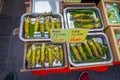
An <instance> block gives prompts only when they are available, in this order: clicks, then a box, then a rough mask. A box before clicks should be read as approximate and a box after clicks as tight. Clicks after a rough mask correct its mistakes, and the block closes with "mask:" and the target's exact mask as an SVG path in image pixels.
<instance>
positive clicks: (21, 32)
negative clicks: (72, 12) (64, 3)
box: [19, 13, 64, 42]
mask: <svg viewBox="0 0 120 80" xmlns="http://www.w3.org/2000/svg"><path fill="white" fill-rule="evenodd" d="M32 14H36V15H39V14H43V13H25V14H23V15H22V16H21V21H20V32H19V38H20V39H21V40H22V41H24V42H27V41H51V38H43V39H42V38H39V39H38V38H36V39H34V38H33V39H25V38H23V36H22V34H23V19H24V17H25V16H27V15H32ZM53 15H59V16H60V18H61V26H62V28H61V29H64V24H63V17H62V15H61V14H60V13H53Z"/></svg>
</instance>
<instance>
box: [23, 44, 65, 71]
mask: <svg viewBox="0 0 120 80" xmlns="http://www.w3.org/2000/svg"><path fill="white" fill-rule="evenodd" d="M42 43H45V45H57V46H61V47H62V50H63V63H60V60H59V61H58V63H56V59H54V61H53V66H52V67H50V66H49V63H48V62H44V64H45V65H44V67H42V66H41V64H35V66H34V67H32V68H28V62H27V60H26V53H27V51H28V49H29V48H30V46H31V45H35V46H36V47H37V46H41V45H42ZM42 43H41V42H28V43H26V44H25V45H24V60H23V70H24V71H33V70H49V69H60V68H64V67H66V66H67V58H66V44H65V43H52V42H42ZM54 55H56V53H55V52H54Z"/></svg>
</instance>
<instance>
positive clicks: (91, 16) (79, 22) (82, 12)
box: [64, 7, 103, 30]
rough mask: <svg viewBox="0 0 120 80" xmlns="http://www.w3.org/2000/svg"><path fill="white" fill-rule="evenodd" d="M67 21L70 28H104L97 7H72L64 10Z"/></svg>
mask: <svg viewBox="0 0 120 80" xmlns="http://www.w3.org/2000/svg"><path fill="white" fill-rule="evenodd" d="M64 16H65V20H66V21H65V22H66V25H67V26H68V27H69V28H87V29H91V30H93V29H94V30H96V29H102V28H103V24H102V21H101V16H100V13H99V10H98V9H97V8H95V7H93V8H92V7H90V8H88V7H86V8H85V7H76V8H74V7H70V8H66V9H65V10H64Z"/></svg>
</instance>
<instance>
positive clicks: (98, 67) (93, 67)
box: [21, 0, 120, 76]
mask: <svg viewBox="0 0 120 80" xmlns="http://www.w3.org/2000/svg"><path fill="white" fill-rule="evenodd" d="M38 1H39V0H38ZM30 3H31V2H30V0H28V3H27V9H26V10H27V12H30V10H31V7H30ZM61 4H62V6H61V7H62V8H61V9H60V10H61V11H60V12H61V13H63V10H64V9H65V8H66V7H76V6H79V7H83V6H84V7H85V6H87V7H88V6H94V7H95V6H96V5H95V3H67V2H65V3H64V2H63V1H62V2H61ZM34 6H35V4H34ZM32 9H33V8H32ZM33 11H34V10H33ZM102 16H103V15H102ZM104 17H105V16H104ZM103 21H104V20H103ZM106 30H107V29H106ZM108 31H109V30H108ZM101 32H103V31H101ZM108 37H109V36H108ZM109 41H111V40H109ZM33 42H34V41H33ZM35 42H36V41H35ZM43 42H44V41H43ZM25 43H29V42H25ZM110 43H111V42H110ZM25 53H26V52H25ZM66 53H68V51H67V49H66ZM114 55H116V53H114V52H113V56H114ZM66 56H68V54H66ZM24 60H25V55H24ZM66 62H67V63H68V64H67V66H65V67H63V68H53V69H36V70H35V69H33V70H26V69H25V65H24V66H23V67H24V68H23V69H21V72H25V71H31V72H32V74H33V75H40V76H42V75H46V74H50V73H62V72H63V73H68V72H71V71H76V70H95V71H98V72H104V71H106V70H107V69H108V68H109V67H110V66H114V65H119V64H120V62H119V60H118V59H117V60H113V61H112V62H110V63H106V64H99V65H89V66H82V67H78V66H77V67H73V66H72V65H71V64H69V61H68V58H66ZM23 63H25V62H23Z"/></svg>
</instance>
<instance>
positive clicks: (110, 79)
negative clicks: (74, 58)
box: [0, 0, 120, 80]
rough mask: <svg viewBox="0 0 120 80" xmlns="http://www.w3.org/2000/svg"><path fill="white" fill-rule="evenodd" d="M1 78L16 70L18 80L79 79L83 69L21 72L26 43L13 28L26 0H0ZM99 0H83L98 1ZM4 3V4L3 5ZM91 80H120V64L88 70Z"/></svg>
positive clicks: (18, 23) (83, 0) (17, 21)
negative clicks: (56, 71) (34, 73)
mask: <svg viewBox="0 0 120 80" xmlns="http://www.w3.org/2000/svg"><path fill="white" fill-rule="evenodd" d="M0 1H1V3H0V7H1V8H0V9H2V10H0V80H4V77H5V75H6V74H7V73H8V72H11V71H15V72H16V75H17V80H78V77H79V75H80V73H81V72H82V71H81V70H79V71H72V72H70V73H59V74H55V73H54V74H47V75H44V76H36V75H32V74H31V72H24V73H21V72H20V69H21V68H22V63H23V51H24V49H23V48H24V43H23V42H22V41H21V40H20V39H19V36H18V35H15V36H13V35H12V33H13V30H14V29H15V28H19V26H20V18H21V15H22V14H24V13H25V5H24V2H25V1H26V0H0ZM98 1H99V0H82V2H96V4H97V3H98ZM2 3H3V6H2ZM88 72H89V74H90V79H91V80H120V65H117V66H110V67H109V69H108V70H107V71H105V72H97V71H92V70H88Z"/></svg>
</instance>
